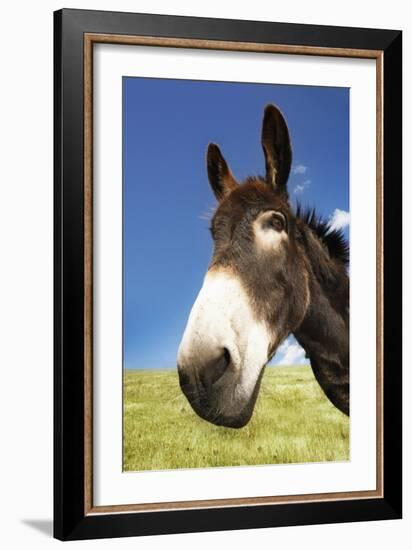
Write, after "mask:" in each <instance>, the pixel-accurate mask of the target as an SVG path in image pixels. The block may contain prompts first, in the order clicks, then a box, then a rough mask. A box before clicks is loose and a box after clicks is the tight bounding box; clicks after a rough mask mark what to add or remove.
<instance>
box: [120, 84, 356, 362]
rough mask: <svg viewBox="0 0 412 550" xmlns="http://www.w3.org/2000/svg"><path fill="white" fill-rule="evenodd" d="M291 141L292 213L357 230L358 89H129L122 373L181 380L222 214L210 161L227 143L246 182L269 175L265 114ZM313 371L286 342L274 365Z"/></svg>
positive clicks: (125, 97)
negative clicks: (354, 146) (353, 176)
mask: <svg viewBox="0 0 412 550" xmlns="http://www.w3.org/2000/svg"><path fill="white" fill-rule="evenodd" d="M267 103H274V104H276V105H277V106H278V107H279V108H280V109H281V110H282V112H283V113H284V115H285V117H286V120H287V123H288V126H289V131H290V135H291V140H292V147H293V157H294V162H293V166H292V171H291V175H290V178H289V184H288V186H289V193H290V197H291V201H292V203H295V202H296V200H297V199H299V200H300V201H301V203H302V204H304V205H308V206H316V208H317V210H318V212H319V213H321V214H322V215H323V216H325V217H326V218H331V219H332V220H334V222H335V223H336V224H337V225H338V226H340V227H343V228H344V231H345V232H346V234H347V235H348V224H349V89H347V88H328V87H312V86H285V85H274V84H247V83H223V82H203V81H188V80H165V79H146V78H134V77H133V78H128V77H127V78H124V79H123V200H124V212H123V219H124V366H125V367H126V368H173V367H175V366H176V353H177V348H178V345H179V342H180V338H181V336H182V333H183V330H184V327H185V324H186V320H187V316H188V314H189V312H190V309H191V306H192V304H193V302H194V300H195V298H196V296H197V293H198V291H199V289H200V287H201V284H202V281H203V277H204V275H205V272H206V270H207V266H208V263H209V260H210V258H211V254H212V241H211V237H210V234H209V230H208V227H209V217H210V213H211V211H212V210H213V208H214V207H215V205H216V201H215V198H214V196H213V193H212V191H211V189H210V187H209V183H208V179H207V172H206V164H205V153H206V147H207V144H208V143H209V142H210V141H213V142H215V143H218V144H219V146H220V148H221V150H222V152H223V154H224V156H225V158H226V160H227V162H228V163H229V165H230V167H231V169H232V171H233V173H234V174H235V176H236V177H237V179H238V180H241V179H242V178H245V177H246V176H248V175H256V174H262V173H264V160H263V153H262V150H261V145H260V131H261V123H262V115H263V109H264V107H265V105H266V104H267ZM292 359H293V362H295V363H300V362H304V356H303V352H302V350H301V349H300V348H299V347H298V346H297V344H296V343H295V342H294V340H293V339H288V341H287V342H286V343H284V344H283V345H282V347H281V348H280V350H279V351H278V353H277V355H276V357H275V360H274V362H275V363H285V362H289V361H291V360H292Z"/></svg>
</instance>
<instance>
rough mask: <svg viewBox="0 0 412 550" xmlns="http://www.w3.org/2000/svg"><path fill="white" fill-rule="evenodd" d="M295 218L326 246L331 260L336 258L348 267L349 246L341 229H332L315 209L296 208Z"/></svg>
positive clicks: (299, 206) (299, 205)
mask: <svg viewBox="0 0 412 550" xmlns="http://www.w3.org/2000/svg"><path fill="white" fill-rule="evenodd" d="M296 217H297V218H299V219H300V220H301V221H302V222H303V223H305V224H306V225H307V226H308V227H309V228H310V229H311V230H312V231H313V232H314V233H315V235H316V236H317V237H318V239H319V240H320V241H321V242H322V243H323V244H324V245H325V246H326V248H327V250H328V252H329V255H330V257H331V258H336V259H337V260H338V261H340V262H342V263H343V265H344V266H345V267H347V266H348V265H349V244H348V241H347V240H346V238H345V236H344V234H343V231H342V230H341V229H332V227H331V224H330V221H329V220H325V218H323V217H322V216H321V215H319V214H318V213H317V212H316V209H315V208H303V207H302V206H301V204H300V203H298V204H297V207H296Z"/></svg>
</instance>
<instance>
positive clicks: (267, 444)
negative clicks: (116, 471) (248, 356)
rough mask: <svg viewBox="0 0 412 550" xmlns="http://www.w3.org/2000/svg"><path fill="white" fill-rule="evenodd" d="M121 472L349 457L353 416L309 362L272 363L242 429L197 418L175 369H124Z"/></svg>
mask: <svg viewBox="0 0 412 550" xmlns="http://www.w3.org/2000/svg"><path fill="white" fill-rule="evenodd" d="M123 378H124V380H123V383H124V403H123V430H124V431H123V470H124V471H139V470H165V469H178V468H205V467H218V466H246V465H264V464H288V463H305V462H324V461H343V460H349V419H348V418H347V417H346V416H345V415H344V414H342V413H341V412H339V411H338V410H337V409H336V408H335V407H334V406H333V405H332V404H331V403H330V402H329V400H328V399H327V398H326V397H325V395H324V394H323V392H322V390H321V388H320V386H319V385H318V383H317V382H316V380H315V378H314V376H313V373H312V370H311V368H310V367H309V366H282V367H281V366H275V367H272V366H270V367H269V368H267V369H266V372H265V374H264V376H263V380H262V385H261V389H260V393H259V397H258V400H257V403H256V407H255V411H254V413H253V416H252V419H251V420H250V422H249V423H248V424H247V425H246V426H245V427H244V428H241V429H232V428H223V427H221V426H214V425H212V424H210V423H209V422H206V421H204V420H202V419H201V418H199V417H198V416H197V415H196V413H195V412H194V411H193V410H192V408H191V407H190V405H189V403H188V401H187V400H186V397H185V396H184V395H183V393H182V392H181V390H180V387H179V383H178V376H177V371H176V369H156V370H144V369H125V370H124V374H123Z"/></svg>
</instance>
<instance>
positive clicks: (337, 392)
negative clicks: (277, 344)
mask: <svg viewBox="0 0 412 550" xmlns="http://www.w3.org/2000/svg"><path fill="white" fill-rule="evenodd" d="M305 233H306V234H305V236H304V239H303V247H304V249H305V254H306V257H307V260H308V264H307V265H308V272H309V288H310V304H309V307H308V310H307V312H306V315H305V317H304V319H303V321H302V323H301V325H300V326H299V327H298V329H297V330H296V331H295V333H294V334H295V337H296V339H297V341H298V342H299V343H300V344H301V346H302V347H303V348H304V349H305V351H306V355H307V357H308V358H309V359H310V363H311V366H312V370H313V372H314V375H315V378H316V379H317V381H318V383H319V384H320V386H321V387H322V389H323V391H324V392H325V394H326V396H327V397H328V398H329V399H330V401H331V402H332V403H333V404H334V405H335V406H336V407H337V408H338V409H340V410H341V411H342V412H344V413H345V414H349V278H348V276H347V274H346V270H345V267H344V265H343V263H341V262H339V261H338V260H336V259H334V258H331V257H330V256H329V254H328V252H327V250H326V249H325V247H324V246H323V244H322V242H321V241H320V240H319V239H318V238H317V237H316V236H315V235H314V234H313V233H312V231H311V230H310V229H309V228H308V229H307V231H305Z"/></svg>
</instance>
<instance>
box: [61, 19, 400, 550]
mask: <svg viewBox="0 0 412 550" xmlns="http://www.w3.org/2000/svg"><path fill="white" fill-rule="evenodd" d="M101 43H109V44H117V45H124V46H125V45H134V46H136V47H138V46H139V45H141V46H155V47H158V48H172V49H180V48H183V49H191V50H193V51H197V50H202V51H204V50H206V51H222V52H226V51H237V52H246V53H247V52H260V53H265V54H267V55H270V54H271V53H276V54H284V55H289V56H294V55H304V56H311V57H315V58H316V57H317V56H319V58H324V57H333V58H335V57H336V58H341V57H344V58H353V59H371V60H374V62H375V63H376V180H377V187H376V190H377V200H376V219H377V224H376V247H377V248H376V249H377V260H376V281H377V286H376V312H377V332H376V351H377V361H376V363H377V364H376V488H375V489H374V490H365V491H349V492H338V493H327V494H325V493H321V492H319V493H318V494H301V495H284V496H282V495H280V496H279V495H277V496H276V497H271V496H265V497H256V498H253V497H250V496H245V497H244V498H228V499H212V500H210V499H205V500H202V499H200V500H196V501H169V502H166V503H164V502H163V503H162V502H151V503H147V504H139V505H124V506H121V505H118V504H110V503H109V504H108V505H105V506H95V504H94V500H93V346H94V341H93V305H94V302H93V300H94V299H95V298H94V296H93V239H94V238H95V237H96V235H94V234H93V227H94V226H93V116H92V115H93V49H94V47H95V45H96V44H101ZM401 99H402V33H401V31H395V30H382V29H360V28H344V27H327V26H317V25H305V24H289V23H272V22H256V21H235V20H220V19H206V18H193V17H178V16H160V15H149V14H135V13H120V12H119V13H117V12H116V13H115V12H102V11H87V10H74V9H63V10H60V11H57V12H55V14H54V101H55V103H54V115H55V118H54V120H55V122H54V144H55V145H54V246H55V248H54V293H55V294H54V327H55V330H54V536H55V537H56V538H58V539H60V540H78V539H90V538H103V537H124V536H139V535H152V534H167V533H184V532H200V531H214V530H231V529H251V528H261V527H275V526H291V525H307V524H318V523H337V522H349V521H370V520H381V519H397V518H400V517H401V514H402V373H401V365H402V352H401V350H402V336H401V326H402V290H401V289H402V259H401V258H402V237H401V233H402V189H401V181H402V101H401ZM154 483H155V481H154Z"/></svg>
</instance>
